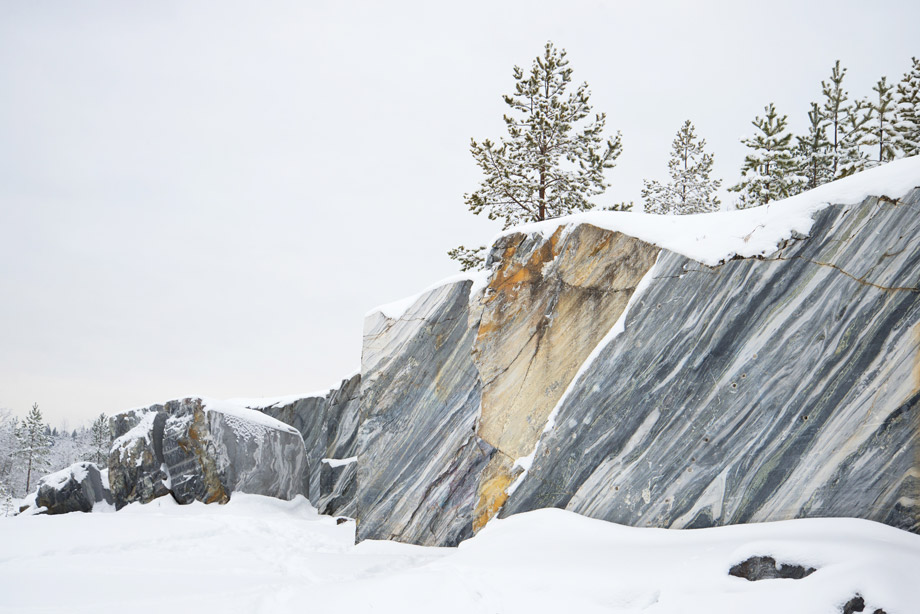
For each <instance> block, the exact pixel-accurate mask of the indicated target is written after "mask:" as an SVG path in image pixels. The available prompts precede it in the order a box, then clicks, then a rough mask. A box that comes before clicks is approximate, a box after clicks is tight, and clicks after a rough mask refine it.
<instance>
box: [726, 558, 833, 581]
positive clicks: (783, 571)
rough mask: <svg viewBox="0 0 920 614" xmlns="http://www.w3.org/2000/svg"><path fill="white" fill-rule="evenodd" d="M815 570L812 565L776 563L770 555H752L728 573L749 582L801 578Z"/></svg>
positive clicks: (733, 566)
mask: <svg viewBox="0 0 920 614" xmlns="http://www.w3.org/2000/svg"><path fill="white" fill-rule="evenodd" d="M816 571H817V570H816V569H815V568H814V567H805V566H804V565H797V564H795V563H782V564H780V565H777V564H776V559H774V558H773V557H772V556H752V557H750V558H748V559H745V560H744V561H741V562H740V563H738V564H736V565H732V567H731V569H729V570H728V575H730V576H735V577H736V578H744V579H745V580H749V581H751V582H757V581H759V580H775V579H777V578H784V579H791V580H801V579H802V578H804V577H805V576H810V575H811V574H813V573H815V572H816Z"/></svg>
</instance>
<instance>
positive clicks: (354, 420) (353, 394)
mask: <svg viewBox="0 0 920 614" xmlns="http://www.w3.org/2000/svg"><path fill="white" fill-rule="evenodd" d="M360 391H361V376H360V374H355V375H352V376H351V377H348V378H346V379H344V380H342V383H341V385H340V386H339V387H338V388H334V389H333V390H331V391H330V392H329V393H328V394H326V395H325V396H313V397H304V398H302V399H298V400H296V401H293V402H290V403H285V404H271V405H267V406H256V405H253V406H252V407H251V409H256V410H258V411H261V412H263V413H264V414H266V415H268V416H271V417H273V418H275V419H276V420H280V421H281V422H284V423H285V424H289V425H291V426H293V427H294V428H296V429H297V430H298V431H299V432H300V434H301V436H302V437H303V441H304V447H305V451H306V461H305V463H304V477H303V487H302V493H303V494H304V495H305V496H306V497H307V498H308V499H310V501H311V502H312V503H313V504H314V505H315V506H316V507H317V509H327V508H328V509H345V508H348V509H353V508H354V501H351V502H346V501H345V499H343V497H347V496H349V494H348V493H351V494H352V495H353V493H354V487H353V486H352V487H350V488H349V486H348V483H347V482H351V483H352V484H353V483H354V475H353V474H352V473H350V472H348V471H342V472H331V473H330V472H328V471H326V478H325V481H324V480H323V478H322V475H323V472H324V469H323V462H322V461H323V459H327V458H331V459H345V458H351V457H353V456H354V455H355V454H356V453H357V452H356V444H357V437H358V418H359V412H360V406H361V403H360V398H359V395H360ZM333 474H335V475H336V476H337V477H336V478H334V479H333V478H332V475H333ZM340 478H341V479H342V480H344V481H345V482H343V483H342V484H339V483H338V480H339V479H340ZM331 499H334V500H335V501H336V502H335V503H334V504H330V500H331ZM323 513H327V512H323ZM328 513H332V512H328ZM336 513H343V514H344V513H345V512H336Z"/></svg>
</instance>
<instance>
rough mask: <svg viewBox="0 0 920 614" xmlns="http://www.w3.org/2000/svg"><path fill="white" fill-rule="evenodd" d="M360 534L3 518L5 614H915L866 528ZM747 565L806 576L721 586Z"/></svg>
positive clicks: (307, 525) (287, 507)
mask: <svg viewBox="0 0 920 614" xmlns="http://www.w3.org/2000/svg"><path fill="white" fill-rule="evenodd" d="M354 530H355V524H354V523H353V522H347V523H344V524H342V525H337V524H336V521H335V519H334V518H331V517H324V516H319V515H317V513H316V511H315V509H314V508H312V507H311V506H310V504H309V503H308V502H307V501H306V500H305V499H304V498H303V497H298V498H296V499H294V500H293V501H280V500H277V499H270V498H267V497H260V496H257V495H243V494H240V493H235V494H234V495H233V498H232V499H231V500H230V502H229V503H228V504H226V505H210V506H206V505H204V504H201V503H193V504H191V505H187V506H179V505H177V504H176V503H175V502H174V501H172V499H171V498H169V497H163V498H161V499H157V500H156V501H154V502H153V503H150V504H147V505H140V504H132V505H129V506H127V507H126V508H124V509H123V510H122V511H120V512H118V513H117V514H66V515H62V516H29V517H16V518H0V544H2V548H0V611H2V612H20V611H23V612H24V611H29V612H42V611H45V612H59V611H62V610H64V609H66V610H67V611H69V612H86V613H90V612H92V613H94V614H95V613H96V612H100V611H131V612H165V611H172V610H174V609H175V608H176V606H177V604H182V607H181V608H180V609H187V610H189V611H191V610H199V611H213V612H276V611H278V612H282V611H293V610H299V609H303V608H304V607H308V608H309V609H311V610H314V609H315V610H317V611H334V612H380V613H384V614H385V613H389V612H393V613H396V612H398V613H401V614H402V613H412V612H425V613H426V614H427V613H430V612H439V613H447V614H451V613H454V612H456V613H461V612H462V613H464V614H475V613H489V614H492V613H494V612H502V613H503V614H516V613H520V614H540V613H542V612H552V613H554V614H556V613H557V612H570V611H572V612H583V613H595V612H596V613H600V612H604V613H611V612H619V613H623V612H634V613H637V612H647V613H649V614H677V613H680V614H703V613H705V614H723V613H724V614H728V613H732V614H735V613H737V612H745V613H746V614H768V613H769V614H775V613H776V612H790V613H795V612H803V613H804V612H808V613H827V614H831V613H839V612H840V609H841V605H842V604H843V603H844V602H846V601H847V600H849V599H850V598H852V597H853V596H854V595H855V594H856V593H859V594H860V595H862V596H863V597H864V598H865V600H866V611H867V612H872V611H874V610H875V608H885V611H886V612H888V614H914V613H915V612H916V604H917V603H918V602H920V583H918V582H917V581H916V570H917V569H918V568H920V536H918V535H914V534H910V533H907V532H905V531H899V530H897V529H893V528H891V527H887V526H884V525H881V524H877V523H873V522H869V521H865V520H854V519H809V520H795V521H787V522H777V523H768V524H753V525H739V526H732V527H722V528H717V529H704V530H684V531H670V530H664V529H638V528H630V527H623V526H619V525H614V524H610V523H606V522H602V521H599V520H593V519H589V518H584V517H581V516H578V515H576V514H573V513H571V512H566V511H562V510H555V509H547V510H538V511H535V512H530V513H527V514H520V515H517V516H513V517H511V518H508V519H505V520H497V521H493V522H492V523H490V524H489V526H488V527H486V528H485V529H484V530H483V531H482V532H481V533H480V534H479V535H477V536H476V537H474V538H473V539H470V540H468V541H466V542H464V543H462V544H461V545H460V547H459V548H423V547H419V546H410V545H406V544H400V543H395V542H377V541H367V542H363V543H361V544H359V545H357V546H355V545H354V543H353V540H354ZM752 555H770V556H773V557H774V558H776V559H777V561H779V562H785V563H798V564H805V565H810V566H813V567H815V568H817V571H816V572H815V573H813V574H812V575H810V576H808V577H806V578H804V579H802V580H765V581H760V582H749V581H747V580H743V579H740V578H735V577H731V576H729V575H728V570H729V568H730V567H731V566H732V565H733V564H735V563H738V562H740V561H742V560H744V559H746V558H748V557H749V556H752ZM93 578H98V579H100V581H98V582H97V581H92V579H93ZM48 586H53V587H54V589H55V590H54V591H53V592H51V593H48V592H47V591H46V590H45V589H46V587H48Z"/></svg>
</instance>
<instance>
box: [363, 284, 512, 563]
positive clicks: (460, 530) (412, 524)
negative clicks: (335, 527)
mask: <svg viewBox="0 0 920 614" xmlns="http://www.w3.org/2000/svg"><path fill="white" fill-rule="evenodd" d="M472 283H473V282H472V281H458V282H455V283H449V284H446V285H444V286H441V287H439V288H436V289H434V290H431V291H429V292H426V293H424V294H422V295H421V296H420V297H419V298H418V299H417V300H416V301H415V302H414V303H413V304H412V305H411V306H410V307H408V309H407V310H406V311H405V313H402V314H400V315H398V316H397V317H389V316H387V315H385V314H383V313H381V312H379V311H378V312H375V313H372V314H370V315H369V316H368V317H367V319H366V321H365V324H364V347H363V350H362V355H361V373H362V381H361V416H360V421H361V426H360V430H359V435H358V454H357V456H358V463H357V464H358V467H357V472H358V475H357V480H358V483H357V497H358V500H357V520H358V539H395V540H398V541H408V542H412V543H418V544H424V545H440V544H455V543H457V542H459V541H460V540H462V539H465V538H466V537H469V536H471V535H472V534H473V511H474V507H475V503H476V501H477V499H478V496H477V488H478V482H479V475H480V474H481V473H482V471H483V470H484V469H485V467H486V466H487V465H488V463H489V461H490V460H491V459H492V457H493V456H494V454H495V449H494V448H493V447H492V446H490V445H489V444H487V443H486V442H485V441H483V440H482V439H481V438H480V437H478V436H477V434H476V423H477V420H478V418H479V404H480V386H479V374H478V372H477V370H476V367H475V365H474V364H473V358H472V349H473V341H474V339H475V336H476V330H477V328H478V323H479V322H478V314H477V313H475V312H473V313H471V310H470V290H471V289H472Z"/></svg>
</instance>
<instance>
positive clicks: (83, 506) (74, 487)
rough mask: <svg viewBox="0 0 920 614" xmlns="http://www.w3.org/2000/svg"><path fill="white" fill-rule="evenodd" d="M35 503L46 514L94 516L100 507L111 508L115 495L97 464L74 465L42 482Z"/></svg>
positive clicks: (40, 481)
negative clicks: (97, 506) (97, 507)
mask: <svg viewBox="0 0 920 614" xmlns="http://www.w3.org/2000/svg"><path fill="white" fill-rule="evenodd" d="M35 503H36V505H37V506H38V507H39V508H42V507H44V508H46V512H45V513H46V514H66V513H68V512H91V511H93V507H94V506H95V505H96V504H97V503H106V504H109V505H111V503H112V493H111V492H109V489H108V487H107V485H105V484H104V483H103V480H102V473H101V472H100V471H99V467H97V466H96V465H95V464H94V463H88V462H83V463H74V464H73V465H71V466H70V467H67V468H66V469H61V470H60V471H58V472H55V473H52V474H50V475H46V476H45V477H43V478H42V479H41V480H39V482H38V494H37V496H36V498H35Z"/></svg>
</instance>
